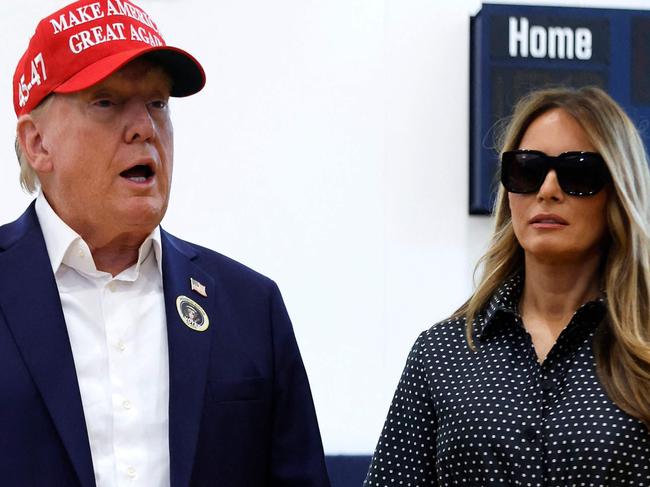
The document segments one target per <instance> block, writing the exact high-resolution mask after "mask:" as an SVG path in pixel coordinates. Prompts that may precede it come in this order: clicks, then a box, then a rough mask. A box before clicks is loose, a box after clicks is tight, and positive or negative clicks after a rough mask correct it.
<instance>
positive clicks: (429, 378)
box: [364, 276, 650, 487]
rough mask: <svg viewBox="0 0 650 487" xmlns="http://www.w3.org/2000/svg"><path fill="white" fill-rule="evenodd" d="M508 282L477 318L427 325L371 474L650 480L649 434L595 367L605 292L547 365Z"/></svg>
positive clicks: (564, 481)
mask: <svg viewBox="0 0 650 487" xmlns="http://www.w3.org/2000/svg"><path fill="white" fill-rule="evenodd" d="M521 287H522V279H521V277H519V276H517V277H514V278H512V279H510V280H509V281H508V282H506V283H505V284H504V285H503V286H502V287H501V288H500V289H499V291H498V292H497V293H496V294H495V295H494V297H493V298H492V300H491V301H490V304H489V306H487V308H486V310H485V312H484V313H483V314H481V315H480V316H479V317H477V319H476V322H475V325H476V326H475V330H476V335H475V336H476V337H477V340H476V345H477V347H478V351H477V352H472V351H470V350H469V348H468V345H467V341H466V339H465V321H464V319H461V318H457V319H449V320H447V321H443V322H441V323H438V324H436V325H434V326H433V327H431V328H430V329H429V330H427V331H425V332H423V333H422V334H421V335H420V336H419V338H418V339H417V341H416V342H415V345H414V346H413V348H412V350H411V353H410V354H409V357H408V359H407V362H406V367H405V369H404V373H403V374H402V378H401V379H400V382H399V385H398V386H397V391H396V392H395V397H394V398H393V402H392V404H391V406H390V410H389V412H388V417H387V419H386V423H385V425H384V428H383V431H382V433H381V437H380V439H379V442H378V444H377V448H376V450H375V453H374V456H373V459H372V464H371V466H370V470H369V472H368V476H367V478H366V481H365V484H364V485H365V486H366V487H381V486H386V485H391V486H392V485H401V486H429V485H472V486H497V485H499V486H501V485H508V486H510V485H515V486H516V485H520V486H603V485H614V486H618V485H636V486H645V487H648V486H650V434H649V433H648V430H647V429H646V428H645V426H644V425H643V424H642V423H641V422H640V421H638V420H636V419H634V418H632V417H630V416H628V415H627V414H626V413H624V412H623V411H621V410H620V409H619V408H618V407H617V406H616V405H615V404H614V403H613V402H612V401H611V400H610V399H609V398H608V397H607V395H606V394H605V391H604V390H603V388H602V386H601V385H600V383H599V381H598V378H597V377H596V369H595V360H594V354H593V350H592V338H593V336H594V332H595V331H596V327H597V325H598V323H599V322H600V321H601V320H602V318H603V316H604V314H605V312H606V303H605V301H604V300H602V299H601V300H598V301H592V302H590V303H586V304H584V305H583V306H581V307H580V308H579V309H578V310H577V311H576V313H575V314H574V315H573V318H572V319H571V321H570V323H569V325H568V326H567V327H566V328H565V330H564V331H563V332H562V334H561V335H560V337H559V338H558V340H557V342H556V344H555V345H554V346H553V348H552V349H551V351H550V352H549V354H548V356H547V358H546V360H544V362H543V364H541V365H540V364H539V362H538V361H537V356H536V354H535V350H534V348H533V345H532V341H531V338H530V335H528V333H527V332H526V330H525V329H524V327H523V325H522V321H521V318H520V316H519V315H518V313H517V303H518V300H519V296H520V293H521Z"/></svg>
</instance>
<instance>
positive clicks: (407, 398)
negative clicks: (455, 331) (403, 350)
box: [364, 334, 438, 487]
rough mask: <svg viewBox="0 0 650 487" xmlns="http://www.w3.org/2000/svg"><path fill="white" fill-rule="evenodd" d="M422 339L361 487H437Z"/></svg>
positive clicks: (432, 416) (432, 412)
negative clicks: (390, 486) (396, 486)
mask: <svg viewBox="0 0 650 487" xmlns="http://www.w3.org/2000/svg"><path fill="white" fill-rule="evenodd" d="M423 335H424V334H422V335H420V337H419V338H418V340H417V341H416V342H415V344H414V345H413V348H412V349H411V352H410V354H409V356H408V359H407V360H406V366H405V367H404V372H403V373H402V377H401V379H400V381H399V384H398V385H397V390H396V391H395V395H394V397H393V402H392V403H391V405H390V409H389V411H388V417H387V418H386V422H385V423H384V428H383V430H382V432H381V436H380V437H379V442H378V443H377V448H376V449H375V453H374V455H373V457H372V462H371V464H370V470H369V471H368V475H367V477H366V481H365V483H364V487H384V486H389V485H400V486H404V487H416V486H418V487H419V486H435V485H438V482H437V480H436V433H437V421H436V414H435V410H434V407H433V401H432V400H431V393H430V388H429V383H428V381H427V374H426V363H425V361H426V359H425V358H424V357H423V355H424V354H423V352H422V343H423V341H424V338H423Z"/></svg>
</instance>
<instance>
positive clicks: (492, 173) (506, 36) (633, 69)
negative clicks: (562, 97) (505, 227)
mask: <svg viewBox="0 0 650 487" xmlns="http://www.w3.org/2000/svg"><path fill="white" fill-rule="evenodd" d="M585 85H596V86H600V87H601V88H603V89H604V90H605V91H607V92H608V93H609V94H610V95H611V96H612V97H613V98H614V99H615V100H616V101H617V102H618V103H619V104H621V106H622V107H623V108H624V109H625V110H626V111H627V113H628V114H629V115H630V117H631V118H632V120H634V122H635V124H636V125H637V127H638V128H639V129H640V131H641V135H642V137H643V138H644V142H645V144H646V148H648V147H649V146H648V142H649V141H650V134H647V133H645V132H646V128H647V125H648V120H650V11H645V10H641V11H639V10H617V9H601V8H577V7H576V8H573V7H571V8H567V7H539V6H524V5H503V4H483V6H482V8H481V10H480V11H479V12H478V14H476V16H474V17H472V18H471V25H470V117H469V118H470V170H469V175H470V180H469V186H470V187H469V212H470V214H473V215H485V214H490V212H491V210H492V205H493V202H494V197H495V195H496V189H497V188H498V186H497V184H498V180H497V173H496V170H497V163H498V154H497V150H496V149H497V147H496V143H497V137H498V136H499V135H500V130H502V129H503V126H504V125H505V124H506V123H507V119H508V117H509V116H510V115H511V113H512V109H513V107H514V104H515V103H516V102H517V100H518V99H519V98H521V97H522V96H523V95H525V94H526V93H528V92H530V91H532V90H535V89H539V88H544V87H550V86H571V87H580V86H585Z"/></svg>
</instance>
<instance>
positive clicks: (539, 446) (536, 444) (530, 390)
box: [514, 314, 547, 486]
mask: <svg viewBox="0 0 650 487" xmlns="http://www.w3.org/2000/svg"><path fill="white" fill-rule="evenodd" d="M514 324H515V333H516V336H517V337H518V340H517V341H518V343H519V347H518V348H519V353H520V356H521V357H524V358H525V360H524V363H525V364H526V367H527V368H529V370H530V371H531V374H530V375H529V379H528V380H527V381H526V383H525V384H523V385H522V395H523V397H522V405H521V408H522V409H521V414H522V416H523V417H522V424H521V445H522V446H521V449H522V458H523V459H524V463H525V465H521V466H520V469H521V472H522V474H521V482H522V483H521V485H530V486H533V485H534V486H542V485H544V478H545V473H546V470H545V468H544V467H545V438H544V424H545V418H546V414H547V411H546V407H545V398H544V394H543V393H542V391H541V389H540V387H539V383H540V377H541V376H542V367H541V365H540V364H539V363H538V361H537V355H536V353H535V348H534V346H533V342H532V340H531V337H530V335H529V334H528V333H527V332H526V330H525V328H524V326H523V322H522V321H521V317H519V316H518V315H516V314H515V316H514Z"/></svg>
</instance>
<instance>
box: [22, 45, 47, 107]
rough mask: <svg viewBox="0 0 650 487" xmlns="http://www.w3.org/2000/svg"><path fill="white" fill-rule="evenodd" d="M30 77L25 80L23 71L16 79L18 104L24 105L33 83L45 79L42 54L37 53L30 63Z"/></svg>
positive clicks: (45, 72)
mask: <svg viewBox="0 0 650 487" xmlns="http://www.w3.org/2000/svg"><path fill="white" fill-rule="evenodd" d="M30 68H31V78H30V80H29V83H26V82H25V73H23V74H22V75H21V76H20V79H19V80H18V105H19V106H20V107H24V106H25V105H26V104H27V101H28V100H29V92H30V91H31V90H32V88H33V87H34V86H35V85H40V84H41V82H43V81H45V80H47V71H46V70H45V61H44V60H43V54H42V53H40V52H39V53H38V54H37V55H36V56H34V59H32V62H31V63H30Z"/></svg>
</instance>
